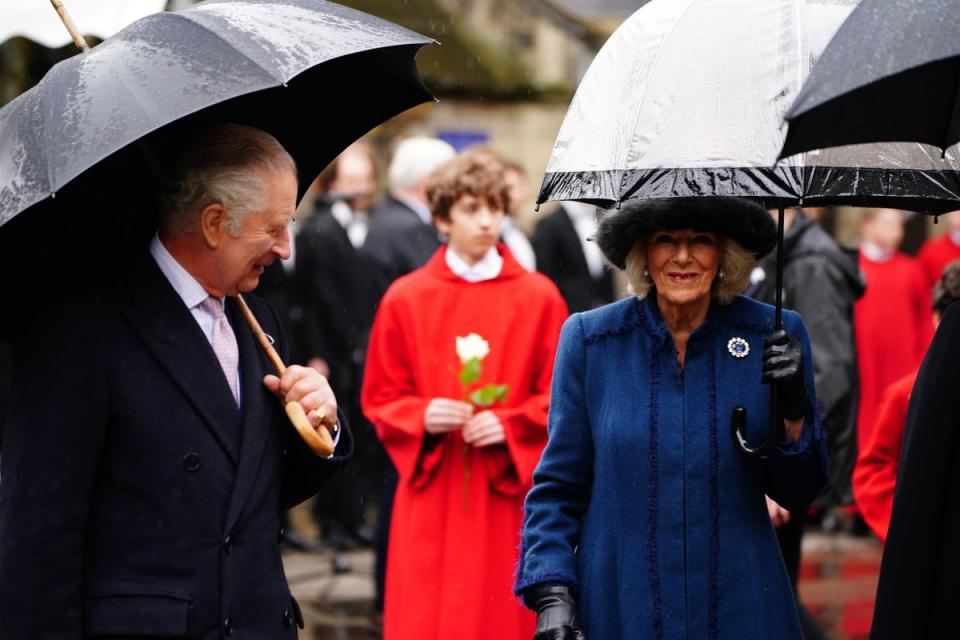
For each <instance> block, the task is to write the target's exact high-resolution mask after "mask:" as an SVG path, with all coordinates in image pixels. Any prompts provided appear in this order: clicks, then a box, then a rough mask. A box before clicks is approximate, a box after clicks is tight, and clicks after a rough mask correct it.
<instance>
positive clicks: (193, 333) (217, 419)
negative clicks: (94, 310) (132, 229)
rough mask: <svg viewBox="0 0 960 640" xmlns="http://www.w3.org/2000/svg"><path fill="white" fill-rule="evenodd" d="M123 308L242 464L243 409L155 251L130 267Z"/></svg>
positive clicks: (219, 439) (216, 435) (227, 450)
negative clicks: (239, 428) (239, 425)
mask: <svg viewBox="0 0 960 640" xmlns="http://www.w3.org/2000/svg"><path fill="white" fill-rule="evenodd" d="M127 291H128V292H129V300H128V303H127V304H125V305H122V306H121V312H122V313H123V315H124V316H125V317H126V319H127V321H128V322H130V325H131V326H132V327H133V330H134V331H135V332H137V334H139V336H140V338H141V339H142V340H143V342H144V344H145V345H146V346H147V348H148V349H149V350H150V351H151V352H152V353H153V354H154V356H156V358H157V360H158V361H159V362H160V364H161V366H162V367H163V368H164V369H165V370H166V371H167V373H168V374H169V375H170V377H171V378H172V379H173V381H174V382H175V383H176V384H177V385H178V386H179V387H180V389H181V390H182V391H183V394H184V395H185V396H186V397H187V399H188V400H189V401H190V403H191V404H192V405H193V407H194V408H195V409H196V411H197V413H198V415H200V417H201V418H202V419H203V421H204V423H205V424H206V425H207V427H208V428H209V430H210V432H211V433H212V434H213V437H214V439H216V441H217V442H218V443H219V445H220V446H221V447H222V448H223V450H224V452H225V453H226V454H227V456H228V457H229V458H230V460H231V462H233V463H234V464H236V462H237V458H238V450H239V440H238V438H237V435H236V433H235V430H236V429H235V425H236V424H237V423H238V422H239V417H240V416H239V409H238V407H237V405H236V402H234V399H233V394H232V393H231V392H230V387H229V385H228V384H227V381H226V379H225V378H224V375H223V370H222V369H221V368H220V364H219V363H218V362H217V358H216V356H215V355H214V353H213V348H212V347H211V346H210V343H209V342H207V339H206V337H205V336H204V335H203V331H202V330H201V329H200V326H199V325H198V324H197V321H196V320H195V319H194V317H193V315H192V314H191V313H190V310H189V309H187V307H186V306H185V305H184V304H183V300H181V299H180V297H179V296H178V295H177V293H176V291H174V289H173V286H172V285H171V284H170V283H169V282H168V281H167V279H166V278H165V277H164V275H163V273H162V272H161V271H160V268H159V267H158V266H157V265H156V263H155V262H154V260H153V258H152V257H151V256H150V255H146V256H144V257H143V258H141V259H138V260H137V262H135V263H134V265H133V267H132V268H131V271H130V280H129V285H128V289H127Z"/></svg>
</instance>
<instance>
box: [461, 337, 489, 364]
mask: <svg viewBox="0 0 960 640" xmlns="http://www.w3.org/2000/svg"><path fill="white" fill-rule="evenodd" d="M488 353H490V345H489V343H487V341H486V340H484V339H483V338H481V337H480V336H478V335H477V334H475V333H471V334H470V335H468V336H466V337H463V338H461V337H460V336H457V357H458V358H460V363H461V364H466V363H467V362H468V361H470V360H472V359H474V358H476V359H477V360H483V359H484V358H486V357H487V354H488Z"/></svg>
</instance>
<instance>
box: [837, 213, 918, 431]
mask: <svg viewBox="0 0 960 640" xmlns="http://www.w3.org/2000/svg"><path fill="white" fill-rule="evenodd" d="M902 216H903V213H902V212H900V211H897V210H896V209H871V210H870V211H868V212H867V214H866V215H865V216H864V221H863V225H862V227H861V233H862V242H861V244H860V270H861V271H862V272H863V274H864V276H865V277H866V280H867V291H866V293H864V295H863V297H861V298H860V299H859V300H858V301H857V302H856V304H855V305H854V308H853V323H854V324H853V327H854V335H855V339H856V343H857V364H858V367H859V369H860V406H859V408H858V412H857V413H858V415H857V448H858V449H859V450H863V449H864V447H866V446H867V442H868V441H869V440H870V435H871V433H872V432H873V426H874V424H876V421H877V410H878V409H879V408H880V396H881V394H882V393H883V391H884V389H886V388H887V387H889V386H890V385H891V384H893V383H894V382H896V381H897V380H899V379H900V378H902V377H903V376H905V375H907V374H908V373H910V372H911V371H914V370H916V369H917V367H919V366H920V361H921V360H922V359H923V354H924V352H926V349H927V344H928V343H929V341H930V338H931V334H932V331H931V327H932V324H931V322H932V321H931V316H930V288H929V287H928V286H927V282H926V278H925V277H924V275H923V270H922V269H921V268H920V265H919V264H918V263H917V262H916V261H915V260H914V259H913V258H911V257H910V256H908V255H906V254H904V253H900V251H899V248H900V243H901V242H902V241H903V218H902Z"/></svg>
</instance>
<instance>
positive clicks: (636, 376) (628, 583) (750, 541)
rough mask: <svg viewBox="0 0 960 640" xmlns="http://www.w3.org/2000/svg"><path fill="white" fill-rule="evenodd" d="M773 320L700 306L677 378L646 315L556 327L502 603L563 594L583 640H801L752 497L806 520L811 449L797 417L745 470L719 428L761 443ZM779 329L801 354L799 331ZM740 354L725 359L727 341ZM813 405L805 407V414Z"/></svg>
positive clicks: (620, 313)
mask: <svg viewBox="0 0 960 640" xmlns="http://www.w3.org/2000/svg"><path fill="white" fill-rule="evenodd" d="M773 320H774V309H773V307H771V306H769V305H766V304H762V303H759V302H756V301H754V300H751V299H749V298H745V297H739V298H737V299H735V300H734V301H733V302H732V303H730V304H729V305H725V306H721V305H719V304H717V303H714V304H713V305H712V306H711V309H710V312H709V314H708V317H707V320H706V322H704V324H703V325H702V326H700V327H699V328H698V329H697V330H696V331H695V332H694V333H693V334H692V335H691V336H690V340H689V342H688V345H687V352H686V357H685V365H684V369H683V371H681V370H680V368H679V366H678V363H677V354H676V350H675V348H674V345H673V341H672V339H671V337H670V334H669V332H668V331H667V329H666V327H665V326H664V324H663V320H662V319H661V317H660V312H659V310H658V308H657V305H656V301H655V300H654V299H653V298H649V299H647V300H645V301H642V302H639V301H638V300H637V299H636V298H629V299H626V300H621V301H620V302H616V303H613V304H611V305H607V306H605V307H602V308H600V309H596V310H593V311H589V312H586V313H578V314H575V315H573V316H571V317H570V318H569V319H568V320H567V322H566V324H565V325H564V327H563V333H562V335H561V338H560V346H559V350H558V352H557V359H556V365H555V370H554V376H553V389H552V392H551V404H550V418H549V427H548V430H549V441H548V443H547V447H546V450H545V451H544V454H543V458H542V459H541V461H540V464H539V465H538V466H537V469H536V471H535V473H534V487H533V489H532V490H531V491H530V494H529V496H528V497H527V500H526V516H525V524H524V534H523V546H522V549H521V558H520V563H519V566H518V576H517V584H516V592H517V593H518V594H520V593H522V592H523V591H524V590H525V589H526V588H528V587H530V586H533V585H544V584H554V585H556V584H562V585H569V586H570V587H572V588H573V591H574V593H575V595H576V597H577V600H578V603H579V608H580V613H581V616H582V620H583V624H584V626H585V630H586V635H587V638H589V639H590V640H595V639H602V640H616V639H618V638H620V639H623V640H627V639H631V640H632V639H639V638H644V639H646V638H651V639H657V640H660V639H667V638H704V639H708V640H709V639H717V638H731V639H732V638H737V639H738V640H742V639H749V638H757V639H759V638H778V639H781V640H788V639H792V638H796V639H797V640H799V639H800V638H801V634H800V627H799V624H798V621H797V613H796V606H795V604H794V598H793V594H792V591H791V588H790V583H789V582H788V579H787V574H786V570H785V569H784V565H783V560H782V559H781V556H780V550H779V548H778V546H777V540H776V537H775V535H774V532H773V528H772V526H771V524H770V518H769V516H768V515H767V509H766V504H765V501H764V497H763V496H764V493H766V494H767V495H769V496H770V497H772V498H773V499H775V500H776V501H777V502H778V503H780V504H781V505H782V506H784V507H785V508H787V509H789V510H791V511H792V510H798V509H803V508H804V507H806V506H807V505H808V504H809V503H810V502H811V501H812V500H813V499H814V498H815V497H816V496H817V494H818V493H819V492H820V490H821V489H822V487H823V486H824V483H825V482H826V447H825V445H824V437H823V430H822V427H821V425H820V421H819V418H818V417H816V416H817V412H816V411H815V409H814V407H813V406H811V410H810V416H811V417H810V418H809V419H808V420H807V423H806V424H805V425H804V430H803V437H802V438H801V440H800V442H797V443H785V444H782V445H781V446H780V447H779V448H778V449H777V450H776V451H775V452H774V453H772V454H771V455H770V456H769V457H768V458H767V459H765V460H754V459H749V458H747V457H746V456H744V455H743V454H741V453H740V452H739V450H738V448H737V447H736V445H735V443H734V441H733V437H732V434H731V429H730V415H731V411H732V410H733V408H734V407H735V406H742V407H745V408H746V409H747V433H748V437H749V439H750V441H751V442H752V443H755V444H756V443H759V442H761V441H762V440H763V439H765V437H766V434H767V429H768V423H769V404H770V390H769V386H767V385H763V384H761V383H760V378H761V366H762V358H761V355H762V351H763V340H764V338H765V337H766V336H767V335H768V334H769V333H770V332H771V331H772V330H773ZM784 327H785V328H786V330H787V331H789V332H790V333H791V334H792V335H794V336H796V337H797V338H798V339H799V340H800V341H801V343H802V344H803V351H804V358H805V368H806V370H805V376H806V382H807V388H808V389H809V390H810V392H811V400H812V401H813V400H814V399H813V389H814V386H813V372H812V367H811V355H810V344H809V340H808V339H807V333H806V330H805V329H804V327H803V323H802V321H801V320H800V317H799V316H798V315H797V314H795V313H792V312H789V311H785V312H784ZM735 337H739V338H743V339H744V340H746V342H747V343H748V345H749V353H748V354H747V355H746V357H743V358H737V357H734V356H733V355H732V354H731V353H730V351H729V350H728V348H727V345H728V342H729V341H730V339H731V338H735ZM814 402H815V401H814Z"/></svg>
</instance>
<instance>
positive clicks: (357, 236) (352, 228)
mask: <svg viewBox="0 0 960 640" xmlns="http://www.w3.org/2000/svg"><path fill="white" fill-rule="evenodd" d="M330 215H332V216H333V218H334V219H335V220H336V221H337V222H339V223H340V226H341V227H343V229H344V231H346V232H347V237H348V238H350V244H352V245H353V248H354V249H359V248H361V247H362V246H363V243H364V242H366V241H367V232H368V231H369V230H370V227H369V225H368V224H367V212H366V211H354V210H353V209H351V208H350V205H348V204H347V203H346V202H344V201H343V200H337V201H336V202H334V203H333V204H332V205H331V206H330Z"/></svg>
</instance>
